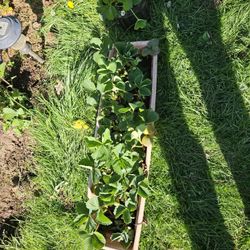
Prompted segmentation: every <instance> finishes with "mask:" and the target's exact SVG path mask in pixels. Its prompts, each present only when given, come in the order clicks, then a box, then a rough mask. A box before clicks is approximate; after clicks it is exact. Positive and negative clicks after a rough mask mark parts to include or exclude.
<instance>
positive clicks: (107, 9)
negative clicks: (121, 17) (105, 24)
mask: <svg viewBox="0 0 250 250" xmlns="http://www.w3.org/2000/svg"><path fill="white" fill-rule="evenodd" d="M102 14H103V15H104V18H106V19H108V20H110V21H112V20H114V19H115V18H116V17H117V16H118V12H117V10H116V8H115V7H114V6H113V5H109V6H104V7H103V8H102Z"/></svg>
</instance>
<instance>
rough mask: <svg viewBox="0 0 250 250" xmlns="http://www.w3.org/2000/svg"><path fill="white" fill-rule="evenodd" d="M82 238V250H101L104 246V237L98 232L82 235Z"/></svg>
mask: <svg viewBox="0 0 250 250" xmlns="http://www.w3.org/2000/svg"><path fill="white" fill-rule="evenodd" d="M82 238H83V244H84V245H83V249H84V250H101V249H102V248H103V247H104V246H105V244H106V240H105V237H104V236H103V235H102V234H101V233H99V232H94V233H90V234H83V235H82Z"/></svg>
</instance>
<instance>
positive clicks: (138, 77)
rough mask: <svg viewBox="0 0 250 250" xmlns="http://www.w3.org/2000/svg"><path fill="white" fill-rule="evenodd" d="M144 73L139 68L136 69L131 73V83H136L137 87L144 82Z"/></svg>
mask: <svg viewBox="0 0 250 250" xmlns="http://www.w3.org/2000/svg"><path fill="white" fill-rule="evenodd" d="M143 77H144V76H143V73H142V71H141V70H140V69H139V68H135V69H133V70H132V71H130V72H129V74H128V78H129V81H130V82H134V83H136V84H137V85H138V84H140V83H141V82H142V81H143Z"/></svg>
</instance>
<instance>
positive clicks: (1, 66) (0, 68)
mask: <svg viewBox="0 0 250 250" xmlns="http://www.w3.org/2000/svg"><path fill="white" fill-rule="evenodd" d="M5 70H6V63H5V62H2V63H1V64H0V78H4V75H5Z"/></svg>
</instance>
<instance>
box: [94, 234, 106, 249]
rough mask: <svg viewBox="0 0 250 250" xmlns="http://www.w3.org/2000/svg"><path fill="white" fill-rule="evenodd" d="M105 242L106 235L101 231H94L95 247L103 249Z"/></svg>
mask: <svg viewBox="0 0 250 250" xmlns="http://www.w3.org/2000/svg"><path fill="white" fill-rule="evenodd" d="M105 244H106V240H105V237H104V236H103V235H102V234H101V233H99V232H94V239H93V246H94V247H95V249H102V248H103V247H104V246H105Z"/></svg>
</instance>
